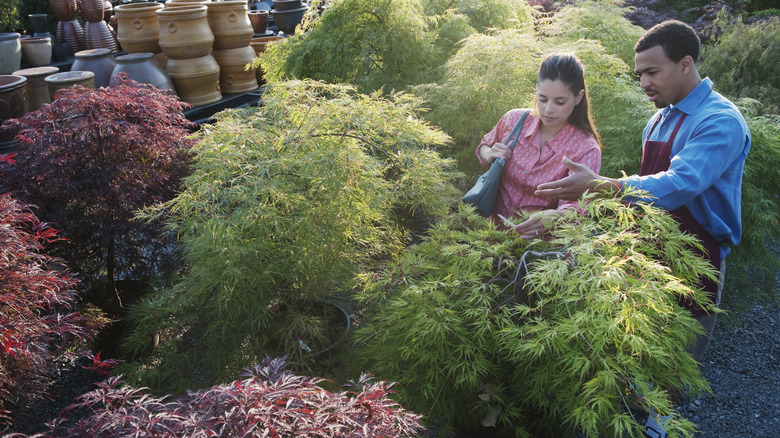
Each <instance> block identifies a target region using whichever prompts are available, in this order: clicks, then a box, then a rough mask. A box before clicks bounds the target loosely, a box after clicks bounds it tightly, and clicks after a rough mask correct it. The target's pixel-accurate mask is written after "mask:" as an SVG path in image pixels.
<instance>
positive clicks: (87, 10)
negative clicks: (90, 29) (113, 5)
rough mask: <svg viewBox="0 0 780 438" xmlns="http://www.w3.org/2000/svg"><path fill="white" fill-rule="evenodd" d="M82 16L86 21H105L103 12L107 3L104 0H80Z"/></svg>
mask: <svg viewBox="0 0 780 438" xmlns="http://www.w3.org/2000/svg"><path fill="white" fill-rule="evenodd" d="M80 6H81V7H80V10H79V13H81V17H82V18H84V21H86V22H90V23H95V22H97V21H103V12H104V7H105V4H104V3H103V0H80Z"/></svg>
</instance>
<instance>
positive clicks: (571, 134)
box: [476, 54, 601, 239]
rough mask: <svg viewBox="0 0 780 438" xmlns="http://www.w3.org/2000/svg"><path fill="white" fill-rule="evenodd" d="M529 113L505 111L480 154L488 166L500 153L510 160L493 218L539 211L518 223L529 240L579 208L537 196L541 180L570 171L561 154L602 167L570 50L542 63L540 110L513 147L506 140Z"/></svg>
mask: <svg viewBox="0 0 780 438" xmlns="http://www.w3.org/2000/svg"><path fill="white" fill-rule="evenodd" d="M526 111H529V110H526V109H513V110H511V111H509V112H508V113H506V114H504V116H503V117H501V120H499V122H498V124H497V125H496V127H495V128H493V130H492V131H490V132H489V133H488V134H487V135H485V136H484V137H483V138H482V141H481V142H480V143H479V146H477V151H476V152H477V157H478V158H479V162H480V164H482V166H483V167H485V168H487V167H490V164H491V163H492V162H493V160H495V159H497V158H499V157H503V158H504V160H505V161H506V166H505V167H504V173H503V175H502V177H501V184H500V186H499V188H498V194H497V195H496V202H495V205H494V207H493V214H492V215H491V220H493V221H494V222H496V219H497V218H498V215H502V216H504V217H506V218H511V217H512V216H516V215H517V214H518V213H519V212H522V211H538V212H539V213H536V214H534V215H532V216H531V218H530V219H528V220H526V221H524V222H522V223H521V224H519V225H517V226H515V227H514V229H515V231H517V232H518V233H520V235H521V236H522V237H523V238H526V239H531V238H535V237H540V236H542V235H544V233H545V232H546V231H547V230H546V228H545V226H544V224H543V221H546V220H549V219H552V218H555V217H557V216H560V215H562V214H563V213H564V212H565V211H566V209H569V208H577V203H576V202H575V201H557V200H551V199H550V198H541V197H538V196H534V191H535V190H536V187H537V186H538V185H539V184H540V183H543V182H547V181H554V180H558V179H560V178H563V177H565V176H567V175H568V170H567V169H566V167H564V165H563V157H567V158H569V159H570V160H572V161H574V162H577V163H580V164H583V165H585V166H587V167H589V168H590V169H592V170H593V171H594V172H596V173H598V171H599V170H600V168H601V148H600V146H599V143H600V140H599V136H598V133H597V132H596V128H595V126H594V124H593V120H592V117H591V115H590V107H589V105H588V91H587V88H586V87H585V76H584V72H583V67H582V63H581V62H580V60H579V59H577V57H575V56H574V55H570V54H553V55H549V56H547V57H546V58H545V59H544V60H543V61H542V65H541V67H540V68H539V77H538V78H537V81H536V109H535V110H534V111H531V113H530V114H529V115H528V116H527V117H526V119H525V122H524V123H523V127H522V130H521V131H520V136H519V138H518V140H517V143H516V144H515V148H514V151H512V150H511V149H510V148H509V146H508V145H505V144H504V143H502V142H503V141H506V139H507V137H508V136H509V133H510V132H511V131H512V128H514V126H515V124H516V123H517V122H518V121H519V120H520V118H521V117H522V115H523V114H524V113H525V112H526ZM497 223H498V224H499V226H500V227H503V226H504V225H503V223H502V222H501V221H498V222H497Z"/></svg>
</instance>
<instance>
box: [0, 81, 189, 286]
mask: <svg viewBox="0 0 780 438" xmlns="http://www.w3.org/2000/svg"><path fill="white" fill-rule="evenodd" d="M56 97H57V99H56V100H54V102H53V103H52V104H50V105H46V106H44V107H43V108H41V109H40V110H38V111H35V112H32V113H29V114H26V115H25V116H24V117H22V118H21V119H12V120H9V121H7V122H6V125H5V128H6V129H10V130H17V131H18V136H17V139H18V140H19V142H20V146H19V147H18V148H17V150H16V152H17V153H18V156H17V157H16V165H9V164H5V165H4V166H3V167H2V168H0V169H1V170H2V173H3V175H2V176H3V178H2V179H1V180H0V181H1V182H0V184H3V185H4V186H5V187H4V189H5V191H10V192H12V193H14V196H16V197H17V198H18V199H20V200H21V201H24V202H27V203H30V204H34V205H36V206H38V208H39V210H38V215H39V217H40V218H41V220H44V221H46V222H51V223H53V224H55V226H57V227H58V228H59V229H61V230H62V236H63V237H64V238H65V239H67V241H66V242H60V243H58V244H57V245H56V246H55V247H53V248H52V250H51V252H52V254H55V255H58V256H61V257H62V258H64V259H65V260H66V261H67V263H68V265H69V266H70V267H71V268H72V269H74V270H75V271H77V272H79V273H80V276H81V279H82V281H85V282H90V281H92V280H95V279H100V280H102V279H106V280H108V282H109V284H111V282H113V281H114V280H115V279H119V278H146V277H147V276H148V274H149V273H150V272H153V271H158V272H159V271H160V270H161V269H163V266H162V263H163V260H166V252H168V251H170V248H171V242H172V240H170V239H166V238H161V237H160V232H159V229H158V225H157V224H156V223H155V222H154V221H150V222H144V221H139V220H135V219H134V216H135V213H136V211H137V210H138V209H140V208H142V207H145V206H149V205H152V204H154V203H157V202H162V201H166V200H168V199H170V198H172V197H173V195H174V194H175V192H176V190H177V189H178V188H179V184H180V180H181V178H182V177H183V176H184V175H185V174H186V173H187V171H188V159H189V149H190V146H191V145H192V143H193V141H194V140H191V139H189V138H188V135H189V131H188V128H190V127H191V123H190V122H189V121H188V120H187V119H186V118H185V117H184V114H183V112H182V110H183V108H184V107H185V105H186V104H185V103H182V102H181V101H179V100H178V99H177V98H176V96H175V95H173V94H172V93H169V92H167V91H162V90H159V89H157V88H155V87H151V86H147V85H145V84H138V83H136V82H134V81H132V80H127V79H126V80H124V81H123V82H122V83H121V85H119V86H117V87H112V88H100V89H97V90H86V89H84V88H81V87H74V88H70V89H66V90H60V91H58V94H57V95H56Z"/></svg>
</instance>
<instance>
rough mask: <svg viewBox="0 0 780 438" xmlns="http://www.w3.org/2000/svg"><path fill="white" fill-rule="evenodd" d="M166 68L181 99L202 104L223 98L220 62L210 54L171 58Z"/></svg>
mask: <svg viewBox="0 0 780 438" xmlns="http://www.w3.org/2000/svg"><path fill="white" fill-rule="evenodd" d="M165 70H166V72H168V76H170V78H171V80H172V81H173V85H174V87H175V88H176V94H178V95H179V98H180V99H181V100H183V101H185V102H187V103H190V104H192V105H193V106H202V105H208V104H210V103H214V102H217V101H219V100H220V99H222V92H221V90H220V86H219V64H217V60H216V59H214V57H213V56H211V55H210V54H209V55H206V56H201V57H198V58H186V59H179V58H171V59H169V60H168V65H167V66H165Z"/></svg>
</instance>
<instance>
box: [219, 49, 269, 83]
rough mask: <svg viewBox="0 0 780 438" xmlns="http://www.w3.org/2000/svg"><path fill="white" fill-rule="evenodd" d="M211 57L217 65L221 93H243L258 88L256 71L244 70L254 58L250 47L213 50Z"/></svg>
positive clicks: (253, 51)
mask: <svg viewBox="0 0 780 438" xmlns="http://www.w3.org/2000/svg"><path fill="white" fill-rule="evenodd" d="M211 55H212V56H213V57H214V59H216V60H217V64H219V86H220V89H221V90H222V92H223V93H245V92H247V91H252V90H256V89H257V88H258V87H259V85H258V84H257V77H256V76H255V70H256V69H255V68H251V69H249V70H247V69H246V65H247V64H249V63H250V62H252V60H253V59H255V56H256V53H255V50H254V49H253V48H252V47H250V46H244V47H239V48H236V49H225V50H214V51H213V52H211Z"/></svg>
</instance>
